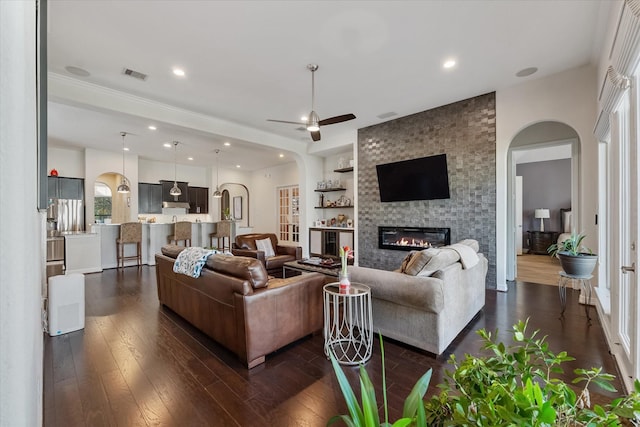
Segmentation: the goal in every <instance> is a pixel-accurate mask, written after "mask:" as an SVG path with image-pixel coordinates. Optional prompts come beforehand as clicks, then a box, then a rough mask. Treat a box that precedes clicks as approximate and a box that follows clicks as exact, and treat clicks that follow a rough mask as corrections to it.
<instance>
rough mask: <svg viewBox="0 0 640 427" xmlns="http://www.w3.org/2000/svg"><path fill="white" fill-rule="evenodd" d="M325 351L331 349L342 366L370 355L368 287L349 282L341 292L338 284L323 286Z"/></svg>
mask: <svg viewBox="0 0 640 427" xmlns="http://www.w3.org/2000/svg"><path fill="white" fill-rule="evenodd" d="M323 290H324V353H325V355H326V356H327V357H329V352H332V353H333V354H334V356H335V358H336V360H337V361H338V362H339V363H340V364H343V365H358V364H360V363H364V362H366V361H367V360H369V359H370V358H371V352H372V350H373V317H372V315H371V289H370V288H369V287H368V286H365V285H363V284H360V283H351V286H350V287H349V289H348V291H346V292H341V291H340V287H339V283H338V282H334V283H329V284H327V285H325V286H324V288H323Z"/></svg>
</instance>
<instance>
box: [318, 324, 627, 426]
mask: <svg viewBox="0 0 640 427" xmlns="http://www.w3.org/2000/svg"><path fill="white" fill-rule="evenodd" d="M527 325H528V320H527V321H526V322H523V321H520V322H518V323H517V324H516V325H514V326H513V329H512V331H511V332H512V334H513V344H512V345H509V346H507V345H505V344H504V343H501V342H497V340H496V339H495V338H494V336H493V335H492V334H491V333H490V332H487V331H486V330H484V329H481V330H479V331H477V334H478V335H479V336H480V337H481V339H482V343H483V344H482V349H483V351H484V353H486V354H487V356H472V355H469V354H466V355H465V357H464V359H462V360H461V361H458V360H457V359H456V357H455V355H452V356H451V357H450V359H449V363H450V364H451V365H452V366H453V368H454V369H453V370H452V371H447V372H446V373H445V381H444V382H443V383H442V384H440V385H438V387H439V388H440V392H439V393H437V394H435V395H434V396H432V397H431V398H430V399H428V400H427V401H423V398H424V396H425V394H426V391H427V388H428V385H429V381H430V379H431V370H429V371H428V372H427V373H426V374H424V375H423V376H422V378H420V379H419V380H418V382H417V383H416V385H415V386H414V388H413V390H412V391H411V393H410V394H409V396H408V397H407V399H406V400H405V403H404V411H403V414H402V418H401V419H399V420H397V421H396V422H394V423H393V424H389V422H388V416H387V400H386V385H385V381H386V380H385V372H384V348H383V346H382V339H380V346H381V349H382V378H383V391H384V404H383V408H384V413H385V421H384V422H382V423H381V422H380V420H379V417H378V408H377V403H376V397H375V391H374V389H373V385H372V384H371V381H370V379H369V376H368V375H367V372H366V369H365V368H364V367H363V366H360V386H361V396H362V405H360V404H359V402H358V400H357V398H356V396H355V394H354V393H353V390H352V389H351V386H350V385H349V382H348V380H347V378H346V376H345V375H344V372H343V371H342V369H341V367H340V365H339V364H338V362H337V361H336V360H335V358H334V357H333V355H331V362H332V364H333V368H334V370H335V372H336V376H337V378H338V383H339V384H340V388H341V389H342V393H343V396H344V398H345V402H346V403H347V407H348V409H349V415H337V416H334V417H333V418H331V420H329V423H328V425H329V424H333V423H334V422H336V421H343V422H344V424H345V425H347V426H350V427H351V426H356V427H377V426H394V427H395V426H425V427H426V426H436V427H438V426H479V427H481V426H492V427H494V426H589V427H596V426H623V425H640V382H639V381H637V380H636V381H635V383H634V390H633V391H632V392H631V393H630V394H629V395H628V396H625V397H621V398H617V399H614V400H613V401H612V402H611V403H609V404H607V405H604V406H601V405H593V406H592V405H591V402H590V400H591V396H590V393H589V386H590V385H591V384H593V385H596V386H598V387H600V388H602V389H603V390H607V391H611V392H615V391H616V390H615V388H614V387H613V385H612V384H611V381H612V380H613V379H614V377H613V375H610V374H607V373H604V372H603V371H602V368H591V369H576V370H574V371H573V372H574V374H575V378H574V379H573V381H571V384H567V383H565V382H564V381H562V380H561V379H560V378H558V374H562V373H563V372H564V371H563V369H562V367H561V365H562V364H563V363H564V362H568V361H572V360H575V359H574V358H573V357H571V356H569V355H568V354H567V353H566V352H565V351H562V352H560V353H557V354H555V353H553V352H551V351H550V350H549V346H548V344H547V342H546V337H539V336H538V331H535V332H533V333H531V334H528V332H527ZM496 336H497V333H496Z"/></svg>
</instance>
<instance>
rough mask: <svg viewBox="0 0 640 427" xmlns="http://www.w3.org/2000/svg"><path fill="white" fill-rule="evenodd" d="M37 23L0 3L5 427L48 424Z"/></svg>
mask: <svg viewBox="0 0 640 427" xmlns="http://www.w3.org/2000/svg"><path fill="white" fill-rule="evenodd" d="M35 23H36V2H35V1H0V93H1V94H2V96H0V147H2V150H1V151H0V192H1V194H2V197H3V200H4V201H5V203H2V205H1V206H0V426H12V427H13V426H39V425H42V378H43V369H42V361H43V335H42V324H41V307H42V298H41V295H42V292H43V291H42V290H43V288H44V276H45V274H44V269H45V266H44V263H45V232H44V230H45V227H44V221H45V216H46V214H45V213H44V212H38V209H37V206H38V198H37V195H38V188H37V180H36V177H37V170H38V162H37V158H38V157H37V151H36V149H37V138H36V135H37V127H36V123H37V122H36V111H37V103H36V100H37V94H36V63H35V60H36V49H35V46H36V28H35ZM44 185H45V186H46V183H44ZM45 189H46V188H45ZM7 200H9V201H11V203H6V201H7Z"/></svg>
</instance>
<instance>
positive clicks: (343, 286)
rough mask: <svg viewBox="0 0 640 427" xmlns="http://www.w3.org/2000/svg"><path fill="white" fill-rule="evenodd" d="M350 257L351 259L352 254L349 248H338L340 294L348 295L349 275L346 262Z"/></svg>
mask: <svg viewBox="0 0 640 427" xmlns="http://www.w3.org/2000/svg"><path fill="white" fill-rule="evenodd" d="M349 255H351V257H353V252H352V251H351V248H350V247H349V246H341V247H340V267H341V268H340V274H339V277H340V293H341V294H346V293H349V287H350V286H351V282H350V281H349V273H348V272H347V265H348V263H347V261H348V259H349V258H350V257H349Z"/></svg>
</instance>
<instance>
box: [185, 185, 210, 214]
mask: <svg viewBox="0 0 640 427" xmlns="http://www.w3.org/2000/svg"><path fill="white" fill-rule="evenodd" d="M189 213H191V214H206V213H209V189H208V188H207V187H189Z"/></svg>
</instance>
